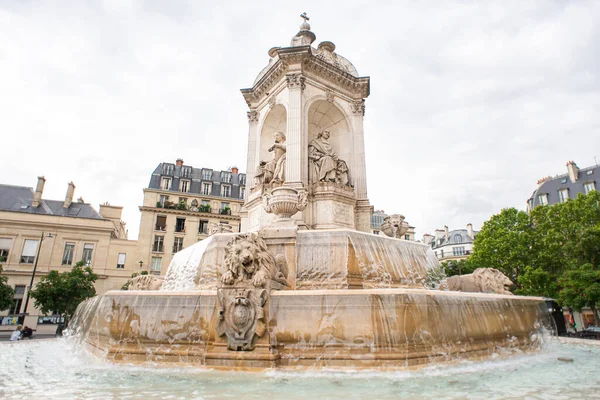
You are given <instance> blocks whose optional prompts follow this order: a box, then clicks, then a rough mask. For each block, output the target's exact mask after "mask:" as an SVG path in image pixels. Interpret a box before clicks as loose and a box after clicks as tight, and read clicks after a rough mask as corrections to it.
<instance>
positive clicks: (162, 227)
mask: <svg viewBox="0 0 600 400" xmlns="http://www.w3.org/2000/svg"><path fill="white" fill-rule="evenodd" d="M154 229H155V230H157V231H166V230H167V216H166V215H157V216H156V225H155V226H154Z"/></svg>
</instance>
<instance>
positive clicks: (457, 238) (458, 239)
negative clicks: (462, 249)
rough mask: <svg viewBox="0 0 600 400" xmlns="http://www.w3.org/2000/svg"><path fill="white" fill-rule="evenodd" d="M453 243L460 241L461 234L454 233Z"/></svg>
mask: <svg viewBox="0 0 600 400" xmlns="http://www.w3.org/2000/svg"><path fill="white" fill-rule="evenodd" d="M454 243H462V236H461V235H454Z"/></svg>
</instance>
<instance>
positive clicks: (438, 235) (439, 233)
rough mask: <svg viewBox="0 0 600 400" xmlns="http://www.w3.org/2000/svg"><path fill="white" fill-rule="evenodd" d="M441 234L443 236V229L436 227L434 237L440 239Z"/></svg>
mask: <svg viewBox="0 0 600 400" xmlns="http://www.w3.org/2000/svg"><path fill="white" fill-rule="evenodd" d="M442 236H444V230H443V229H436V230H435V238H436V239H441V238H442Z"/></svg>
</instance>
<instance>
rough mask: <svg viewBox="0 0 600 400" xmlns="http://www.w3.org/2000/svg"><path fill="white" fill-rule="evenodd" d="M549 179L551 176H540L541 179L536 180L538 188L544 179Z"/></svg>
mask: <svg viewBox="0 0 600 400" xmlns="http://www.w3.org/2000/svg"><path fill="white" fill-rule="evenodd" d="M550 179H552V177H551V176H545V177H543V178H541V179H538V181H537V184H538V188H539V187H540V186H542V184H543V183H544V182H546V181H549V180H550Z"/></svg>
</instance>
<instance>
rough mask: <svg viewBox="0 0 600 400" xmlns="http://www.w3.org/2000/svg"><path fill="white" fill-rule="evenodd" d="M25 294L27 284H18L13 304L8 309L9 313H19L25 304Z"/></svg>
mask: <svg viewBox="0 0 600 400" xmlns="http://www.w3.org/2000/svg"><path fill="white" fill-rule="evenodd" d="M24 295H25V285H16V286H15V294H14V296H13V304H12V306H11V307H10V310H9V311H8V313H9V314H19V313H20V312H21V306H22V305H23V296H24Z"/></svg>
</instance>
